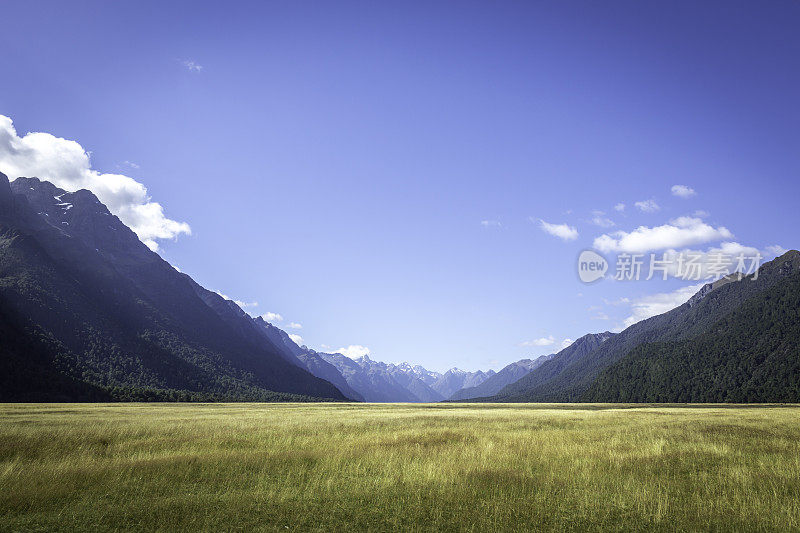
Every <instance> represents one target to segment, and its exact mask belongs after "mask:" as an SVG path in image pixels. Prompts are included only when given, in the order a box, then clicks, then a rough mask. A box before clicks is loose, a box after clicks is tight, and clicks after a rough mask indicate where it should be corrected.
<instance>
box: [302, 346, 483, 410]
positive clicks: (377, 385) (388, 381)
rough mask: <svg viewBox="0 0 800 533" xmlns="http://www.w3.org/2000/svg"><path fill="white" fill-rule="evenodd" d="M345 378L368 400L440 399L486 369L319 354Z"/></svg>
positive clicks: (477, 380) (476, 378)
mask: <svg viewBox="0 0 800 533" xmlns="http://www.w3.org/2000/svg"><path fill="white" fill-rule="evenodd" d="M318 355H320V356H321V357H322V358H324V359H325V360H326V361H328V362H329V363H331V364H332V365H334V366H335V367H336V369H337V370H338V371H339V372H340V373H341V374H342V375H343V376H344V378H345V380H347V383H348V385H350V387H351V388H352V389H353V390H355V391H357V392H358V393H359V394H361V395H362V396H363V397H364V398H365V399H366V401H368V402H440V401H443V400H445V399H446V398H447V396H445V394H452V393H451V392H450V391H451V390H453V389H456V390H457V389H458V388H461V386H462V384H465V383H466V384H469V385H472V384H479V383H482V382H483V381H484V380H485V379H486V378H487V377H489V376H492V375H494V372H493V371H491V370H490V371H489V372H482V371H477V372H465V371H463V370H459V369H457V368H454V369H451V370H448V371H447V372H446V373H444V374H440V373H439V372H433V371H431V370H427V369H426V368H424V367H422V366H420V365H414V366H412V365H410V364H408V363H400V364H394V363H384V362H381V361H374V360H372V359H370V357H369V356H366V355H365V356H362V357H359V358H357V359H350V358H348V357H345V356H344V355H342V354H327V353H320V354H318Z"/></svg>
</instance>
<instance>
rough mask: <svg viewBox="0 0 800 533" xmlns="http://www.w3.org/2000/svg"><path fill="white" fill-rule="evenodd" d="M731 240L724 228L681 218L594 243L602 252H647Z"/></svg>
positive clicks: (618, 234) (598, 238) (619, 232)
mask: <svg viewBox="0 0 800 533" xmlns="http://www.w3.org/2000/svg"><path fill="white" fill-rule="evenodd" d="M732 237H733V234H732V233H731V232H730V231H729V230H728V229H727V228H726V227H724V226H719V227H716V228H715V227H713V226H710V225H708V224H706V223H705V222H703V221H702V220H701V219H699V218H693V217H679V218H676V219H674V220H671V221H670V223H669V224H664V225H662V226H654V227H648V226H639V227H638V228H636V229H635V230H633V231H631V232H625V231H617V232H614V233H611V234H604V235H601V236H599V237H597V238H596V239H595V240H594V247H595V248H596V249H597V250H600V251H601V252H627V253H644V252H649V251H654V250H666V249H669V248H673V249H674V248H683V247H686V246H691V245H694V244H700V243H704V242H711V241H719V240H722V239H730V238H732Z"/></svg>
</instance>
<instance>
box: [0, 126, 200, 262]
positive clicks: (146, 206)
mask: <svg viewBox="0 0 800 533" xmlns="http://www.w3.org/2000/svg"><path fill="white" fill-rule="evenodd" d="M0 171H2V172H3V173H4V174H6V175H8V178H9V179H10V180H12V181H13V180H14V179H16V178H18V177H20V176H27V177H38V178H40V179H43V180H47V181H50V182H52V183H53V184H54V185H56V186H57V187H60V188H62V189H64V190H66V191H70V192H74V191H77V190H78V189H89V190H90V191H92V192H93V193H94V194H95V195H96V196H97V198H98V199H99V200H100V201H101V202H103V203H104V204H105V205H106V207H108V209H109V210H110V211H111V212H112V213H113V214H115V215H116V216H118V217H119V219H120V220H121V221H122V222H123V223H124V224H125V225H126V226H128V227H129V228H131V229H132V230H133V231H134V232H135V233H136V235H138V236H139V239H141V240H142V242H143V243H145V244H146V245H147V246H149V247H150V249H152V250H157V249H158V244H157V243H156V239H173V238H176V237H177V236H178V235H180V234H182V233H186V234H191V228H190V227H189V225H188V224H186V223H185V222H176V221H175V220H171V219H169V218H167V217H166V216H165V215H164V208H163V207H161V204H159V203H156V202H151V201H150V197H149V196H148V195H147V188H146V187H145V186H144V185H142V184H141V183H139V182H137V181H136V180H134V179H133V178H129V177H128V176H124V175H122V174H102V173H100V172H98V171H97V170H93V169H92V168H91V161H90V157H89V153H88V152H86V150H84V149H83V147H82V146H81V145H80V144H78V143H77V142H75V141H69V140H67V139H62V138H60V137H55V136H53V135H50V134H49V133H27V134H25V136H24V137H19V136H18V135H17V131H16V129H15V128H14V123H13V122H12V120H11V119H10V118H8V117H6V116H4V115H0Z"/></svg>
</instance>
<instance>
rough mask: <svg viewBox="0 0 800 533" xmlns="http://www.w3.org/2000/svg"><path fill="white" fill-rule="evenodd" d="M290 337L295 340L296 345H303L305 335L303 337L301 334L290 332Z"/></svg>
mask: <svg viewBox="0 0 800 533" xmlns="http://www.w3.org/2000/svg"><path fill="white" fill-rule="evenodd" d="M289 338H290V339H292V342H294V343H295V344H296V345H298V346H302V345H303V337H301V336H300V335H295V334H294V333H289Z"/></svg>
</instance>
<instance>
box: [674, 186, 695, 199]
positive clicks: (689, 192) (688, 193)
mask: <svg viewBox="0 0 800 533" xmlns="http://www.w3.org/2000/svg"><path fill="white" fill-rule="evenodd" d="M671 191H672V195H673V196H679V197H681V198H691V197H692V196H695V195H696V194H697V193H696V192H695V190H694V189H692V188H691V187H688V186H686V185H673V186H672V189H671Z"/></svg>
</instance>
